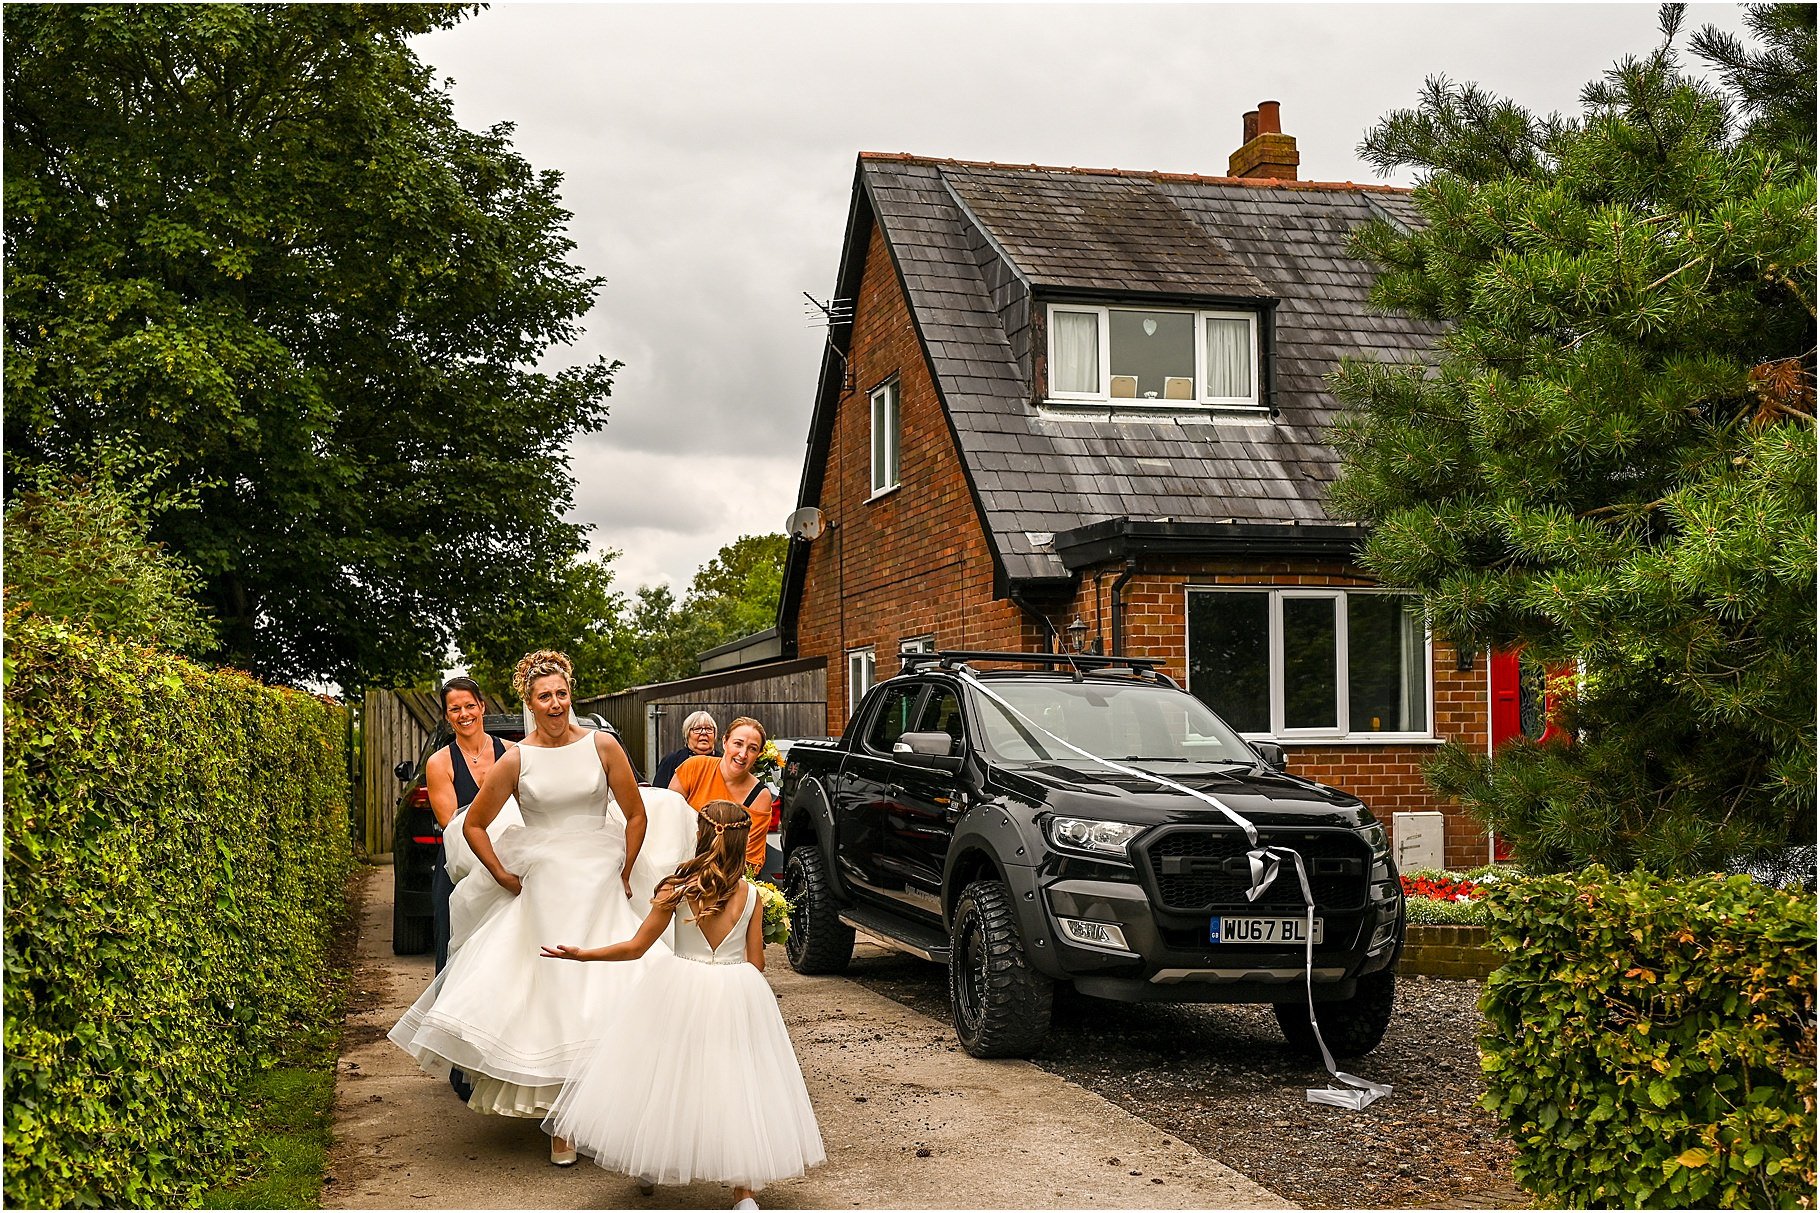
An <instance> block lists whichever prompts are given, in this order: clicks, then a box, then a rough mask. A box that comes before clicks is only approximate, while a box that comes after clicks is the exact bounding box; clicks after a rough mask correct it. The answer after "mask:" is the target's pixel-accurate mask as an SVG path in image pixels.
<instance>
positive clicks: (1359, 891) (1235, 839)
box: [1139, 827, 1371, 912]
mask: <svg viewBox="0 0 1820 1213" xmlns="http://www.w3.org/2000/svg"><path fill="white" fill-rule="evenodd" d="M1258 844H1259V845H1260V846H1279V847H1290V848H1292V849H1294V850H1295V851H1296V852H1298V853H1299V854H1300V855H1301V856H1302V862H1303V864H1304V865H1305V866H1306V867H1307V869H1308V884H1309V887H1310V888H1311V889H1312V890H1313V892H1314V901H1315V908H1316V909H1320V910H1336V911H1337V910H1357V909H1359V908H1361V907H1362V906H1364V905H1365V901H1366V898H1367V896H1368V894H1369V891H1370V887H1371V850H1370V848H1369V847H1368V846H1366V844H1365V842H1364V840H1363V839H1361V838H1360V837H1359V836H1358V835H1357V834H1356V833H1354V832H1353V831H1351V830H1338V829H1325V830H1307V829H1275V830H1272V829H1262V828H1261V829H1259V830H1258ZM1139 849H1140V850H1141V851H1142V853H1143V863H1144V865H1145V867H1146V869H1147V874H1148V875H1149V876H1150V878H1151V880H1152V881H1154V882H1155V884H1156V890H1157V894H1158V896H1159V899H1160V900H1161V902H1162V904H1163V906H1164V907H1165V908H1166V909H1169V910H1175V911H1179V912H1201V911H1209V910H1215V909H1219V910H1241V909H1257V910H1264V909H1269V910H1280V909H1284V908H1294V909H1299V908H1301V906H1302V886H1301V882H1300V881H1298V880H1297V879H1296V874H1295V869H1294V868H1293V866H1291V865H1290V864H1288V863H1285V864H1284V865H1283V866H1282V867H1281V868H1280V869H1279V871H1278V872H1277V878H1276V883H1274V884H1272V885H1271V886H1270V888H1269V889H1268V890H1266V892H1265V893H1264V895H1263V896H1262V897H1260V898H1258V900H1256V901H1247V900H1246V899H1245V891H1246V890H1247V889H1249V888H1250V887H1251V873H1250V868H1249V865H1248V864H1247V863H1246V861H1245V853H1246V851H1248V850H1250V844H1249V843H1248V842H1247V841H1246V839H1245V835H1244V834H1243V833H1242V832H1241V831H1239V830H1237V829H1230V828H1228V829H1222V828H1218V827H1209V828H1200V827H1192V828H1184V827H1175V828H1171V829H1166V830H1164V831H1163V832H1162V833H1160V834H1158V835H1157V836H1155V837H1154V838H1152V839H1150V840H1148V841H1147V842H1145V843H1144V844H1142V846H1141V847H1140V848H1139Z"/></svg>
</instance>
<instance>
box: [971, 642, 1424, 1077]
mask: <svg viewBox="0 0 1820 1213" xmlns="http://www.w3.org/2000/svg"><path fill="white" fill-rule="evenodd" d="M955 672H956V673H957V674H959V675H960V676H961V678H962V679H964V680H965V681H966V682H967V684H968V685H969V686H971V687H972V688H973V689H974V690H976V691H978V692H979V693H980V694H981V695H983V696H985V697H986V698H987V699H989V700H991V701H992V702H993V703H995V704H997V705H998V706H999V707H1000V708H1003V709H1004V710H1005V711H1006V712H1008V713H1010V714H1011V715H1012V716H1014V717H1016V718H1017V719H1018V720H1020V721H1022V722H1023V723H1024V724H1026V725H1028V726H1029V727H1030V728H1032V729H1035V730H1036V731H1037V732H1039V733H1041V734H1042V735H1043V736H1045V737H1047V738H1049V740H1051V741H1053V742H1055V743H1056V744H1057V745H1059V746H1061V747H1062V748H1063V749H1066V750H1069V751H1071V752H1072V753H1075V754H1078V755H1080V756H1081V757H1082V758H1085V759H1086V760H1087V761H1088V762H1091V763H1095V764H1097V765H1099V766H1102V767H1105V768H1107V769H1108V770H1112V771H1117V772H1118V773H1119V774H1121V775H1130V776H1133V777H1135V778H1138V779H1143V780H1146V781H1148V782H1150V783H1154V784H1156V785H1157V786H1158V787H1163V788H1168V789H1169V790H1170V791H1172V792H1180V793H1182V794H1183V795H1185V796H1192V797H1194V798H1195V799H1196V800H1199V801H1202V802H1203V803H1205V804H1208V805H1211V806H1213V807H1214V808H1216V809H1218V810H1219V811H1220V812H1222V813H1224V814H1225V815H1226V817H1227V818H1228V819H1229V820H1230V821H1232V822H1233V823H1234V824H1235V825H1237V826H1238V827H1239V828H1240V829H1242V830H1244V831H1245V838H1246V840H1247V841H1248V842H1249V843H1250V844H1251V849H1250V850H1248V851H1247V852H1246V853H1245V860H1246V863H1247V864H1248V865H1249V868H1250V872H1251V887H1250V888H1248V889H1246V890H1245V899H1246V900H1247V901H1253V902H1255V901H1256V900H1257V899H1258V898H1260V897H1262V896H1263V895H1264V894H1265V892H1266V891H1268V890H1269V888H1270V886H1271V885H1273V884H1275V883H1276V880H1277V876H1278V875H1279V874H1280V873H1281V871H1282V869H1283V865H1284V863H1285V862H1287V863H1288V864H1290V865H1291V866H1292V867H1293V868H1294V869H1295V874H1296V880H1297V881H1298V882H1300V884H1301V887H1302V904H1303V906H1304V907H1305V911H1306V914H1307V921H1306V925H1305V926H1304V927H1303V930H1302V938H1303V941H1304V944H1303V973H1302V976H1303V986H1304V989H1305V990H1306V992H1307V995H1308V1026H1309V1027H1310V1028H1312V1029H1314V1039H1315V1043H1316V1044H1318V1045H1320V1046H1321V1062H1322V1064H1323V1065H1325V1066H1326V1067H1327V1072H1328V1073H1329V1074H1331V1075H1332V1076H1333V1077H1334V1078H1335V1079H1337V1080H1339V1081H1340V1082H1343V1083H1345V1084H1346V1086H1347V1087H1349V1088H1351V1089H1350V1090H1348V1089H1344V1088H1340V1087H1334V1086H1327V1087H1321V1088H1313V1087H1311V1088H1309V1089H1308V1091H1307V1095H1308V1102H1309V1103H1319V1104H1332V1105H1333V1106H1334V1107H1336V1108H1350V1109H1352V1110H1353V1111H1354V1112H1357V1111H1359V1110H1361V1109H1362V1108H1364V1107H1366V1106H1367V1105H1368V1104H1370V1103H1371V1102H1372V1101H1374V1100H1377V1099H1381V1098H1383V1097H1384V1096H1386V1095H1388V1094H1390V1092H1391V1090H1392V1088H1391V1087H1390V1085H1389V1084H1388V1083H1381V1082H1372V1081H1371V1080H1369V1079H1365V1078H1359V1077H1356V1076H1354V1075H1352V1074H1347V1073H1345V1072H1344V1071H1342V1070H1341V1069H1340V1068H1339V1067H1338V1066H1336V1065H1335V1064H1334V1060H1333V1053H1332V1052H1330V1051H1329V1050H1328V1048H1327V1041H1326V1040H1325V1039H1324V1038H1323V1037H1322V1036H1321V1023H1320V1020H1318V1019H1317V1018H1316V1017H1315V1013H1314V890H1313V888H1312V887H1311V886H1310V885H1309V883H1308V868H1307V865H1306V864H1305V863H1304V862H1303V859H1302V853H1301V852H1300V851H1297V850H1296V849H1295V848H1294V847H1277V846H1270V847H1265V846H1259V845H1258V828H1257V826H1255V825H1253V824H1252V822H1251V819H1250V818H1248V817H1246V816H1245V815H1244V814H1243V813H1241V812H1239V811H1238V810H1237V809H1234V808H1233V807H1232V806H1230V805H1228V804H1226V803H1224V802H1223V801H1221V800H1220V798H1219V797H1217V796H1215V795H1213V794H1212V793H1211V792H1203V791H1201V790H1199V789H1197V788H1191V787H1189V786H1188V785H1187V784H1184V783H1178V782H1176V781H1175V780H1173V779H1170V778H1168V777H1167V776H1164V775H1158V774H1156V773H1154V772H1152V771H1144V770H1140V769H1138V768H1137V767H1128V766H1126V765H1125V764H1123V763H1119V762H1113V761H1112V760H1111V759H1110V758H1101V757H1100V756H1099V755H1098V754H1094V753H1090V752H1088V751H1087V750H1083V749H1082V748H1081V747H1080V746H1077V745H1075V744H1074V743H1073V742H1071V741H1069V740H1067V739H1066V738H1063V737H1057V736H1056V735H1055V734H1054V733H1051V732H1050V731H1049V730H1048V729H1046V728H1044V727H1043V726H1042V725H1040V724H1038V723H1037V722H1036V721H1034V720H1032V719H1030V718H1029V717H1028V716H1026V715H1024V714H1023V713H1022V712H1020V711H1018V710H1017V709H1016V708H1015V707H1013V706H1012V705H1011V704H1009V703H1007V702H1006V701H1005V700H1004V698H1003V697H1001V696H1000V695H998V694H997V693H996V692H994V691H993V690H992V688H991V687H988V686H987V685H986V684H985V683H984V682H982V681H981V680H980V679H979V678H978V677H977V676H976V675H975V674H974V672H973V671H972V670H969V669H967V668H966V667H965V666H963V667H961V668H960V669H958V670H956V671H955Z"/></svg>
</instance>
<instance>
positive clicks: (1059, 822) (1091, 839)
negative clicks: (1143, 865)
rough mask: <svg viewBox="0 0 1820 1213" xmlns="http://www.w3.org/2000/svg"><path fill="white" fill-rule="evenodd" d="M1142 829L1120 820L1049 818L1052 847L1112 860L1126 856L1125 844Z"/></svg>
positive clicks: (1142, 829) (1141, 831) (1125, 857)
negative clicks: (1108, 857)
mask: <svg viewBox="0 0 1820 1213" xmlns="http://www.w3.org/2000/svg"><path fill="white" fill-rule="evenodd" d="M1143 831H1144V827H1143V826H1134V825H1127V824H1125V823H1124V822H1122V821H1094V820H1092V819H1090V818H1086V817H1051V818H1050V819H1049V841H1051V842H1053V843H1054V844H1055V845H1056V846H1058V847H1065V848H1067V849H1068V850H1071V851H1085V852H1086V853H1087V854H1089V855H1106V856H1111V857H1112V858H1114V859H1127V858H1129V857H1128V856H1127V854H1126V852H1125V845H1126V844H1127V843H1129V842H1130V841H1131V840H1132V839H1133V838H1136V837H1137V836H1138V835H1139V834H1141V833H1143Z"/></svg>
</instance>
